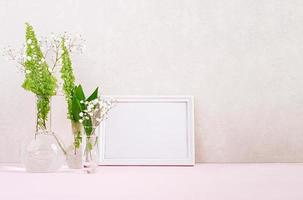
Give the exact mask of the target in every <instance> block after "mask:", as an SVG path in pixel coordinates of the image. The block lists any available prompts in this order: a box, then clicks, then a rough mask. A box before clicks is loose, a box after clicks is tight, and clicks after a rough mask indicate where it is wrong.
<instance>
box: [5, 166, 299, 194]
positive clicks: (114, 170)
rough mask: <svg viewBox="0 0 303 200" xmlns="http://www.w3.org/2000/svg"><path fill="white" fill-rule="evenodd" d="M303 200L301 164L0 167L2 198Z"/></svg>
mask: <svg viewBox="0 0 303 200" xmlns="http://www.w3.org/2000/svg"><path fill="white" fill-rule="evenodd" d="M11 199H14V200H15V199H16V200H17V199H18V200H27V199H28V200H69V199H71V200H78V199H86V200H93V199H100V200H159V199H160V200H162V199H163V200H164V199H165V200H167V199H170V200H196V199H199V200H200V199H201V200H204V199H205V200H219V199H220V200H221V199H224V200H238V199H239V200H260V199H261V200H263V199H264V200H303V164H197V165H196V166H194V167H159V166H157V167H144V166H103V167H102V166H100V167H99V169H98V172H97V173H96V174H84V173H82V172H80V171H72V170H68V169H62V170H61V171H60V172H58V173H48V174H43V173H41V174H40V173H37V174H33V173H26V172H25V171H24V170H23V169H22V168H20V167H14V166H12V165H10V166H9V165H4V164H2V165H1V166H0V200H11Z"/></svg>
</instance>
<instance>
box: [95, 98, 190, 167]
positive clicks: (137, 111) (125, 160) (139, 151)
mask: <svg viewBox="0 0 303 200" xmlns="http://www.w3.org/2000/svg"><path fill="white" fill-rule="evenodd" d="M105 99H114V101H115V103H114V104H115V105H114V107H113V108H112V110H111V111H110V112H109V116H108V119H106V120H105V121H103V122H102V124H101V127H100V137H99V145H100V155H99V165H194V163H195V148H194V101H193V97H192V96H106V97H105Z"/></svg>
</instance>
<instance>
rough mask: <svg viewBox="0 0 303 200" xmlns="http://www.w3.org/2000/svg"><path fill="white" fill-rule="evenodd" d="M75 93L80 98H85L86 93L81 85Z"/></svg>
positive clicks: (76, 88)
mask: <svg viewBox="0 0 303 200" xmlns="http://www.w3.org/2000/svg"><path fill="white" fill-rule="evenodd" d="M75 95H76V97H77V98H78V99H79V100H85V94H84V92H83V88H82V86H81V85H79V86H76V87H75Z"/></svg>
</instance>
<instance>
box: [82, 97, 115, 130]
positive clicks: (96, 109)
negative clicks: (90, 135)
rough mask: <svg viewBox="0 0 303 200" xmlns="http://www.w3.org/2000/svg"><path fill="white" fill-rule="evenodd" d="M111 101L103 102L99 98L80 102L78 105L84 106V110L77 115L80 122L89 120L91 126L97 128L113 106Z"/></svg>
mask: <svg viewBox="0 0 303 200" xmlns="http://www.w3.org/2000/svg"><path fill="white" fill-rule="evenodd" d="M112 102H113V101H112V100H104V99H101V98H97V99H94V100H92V101H80V103H82V104H85V105H86V110H84V111H83V112H80V113H79V116H80V120H79V121H80V122H81V123H82V122H83V121H84V120H88V119H89V118H91V120H92V126H93V127H97V126H99V124H100V123H101V122H102V121H103V120H104V119H106V117H107V114H108V111H109V110H110V109H111V108H112V106H113V103H112Z"/></svg>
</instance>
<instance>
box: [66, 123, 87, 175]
mask: <svg viewBox="0 0 303 200" xmlns="http://www.w3.org/2000/svg"><path fill="white" fill-rule="evenodd" d="M71 127H72V132H73V137H74V141H73V144H71V145H70V146H69V147H68V148H67V150H66V152H67V160H66V161H67V166H68V167H69V168H71V169H81V168H82V151H83V150H82V149H83V148H82V129H83V128H82V124H81V123H80V122H73V121H71Z"/></svg>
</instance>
